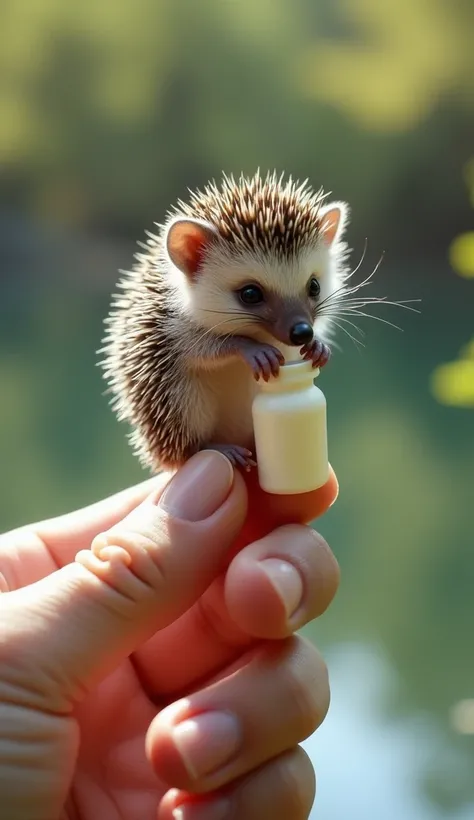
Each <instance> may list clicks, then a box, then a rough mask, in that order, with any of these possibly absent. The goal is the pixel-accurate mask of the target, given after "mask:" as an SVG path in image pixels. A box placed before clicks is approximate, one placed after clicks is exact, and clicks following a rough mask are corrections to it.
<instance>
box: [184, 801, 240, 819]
mask: <svg viewBox="0 0 474 820" xmlns="http://www.w3.org/2000/svg"><path fill="white" fill-rule="evenodd" d="M229 811H230V800H227V799H226V798H225V797H219V798H218V799H217V800H206V801H205V802H203V803H182V804H181V806H178V807H177V808H176V809H174V810H173V820H227V818H228V817H229Z"/></svg>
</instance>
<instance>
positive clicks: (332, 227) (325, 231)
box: [319, 202, 349, 246]
mask: <svg viewBox="0 0 474 820" xmlns="http://www.w3.org/2000/svg"><path fill="white" fill-rule="evenodd" d="M319 219H320V224H321V232H322V237H323V241H324V242H325V244H326V245H329V246H331V245H333V244H334V243H335V242H337V241H339V239H341V236H342V234H343V233H344V230H345V228H346V225H347V222H348V219H349V206H348V205H347V204H346V203H345V202H329V203H328V204H327V205H325V206H324V207H322V208H321V210H320V213H319Z"/></svg>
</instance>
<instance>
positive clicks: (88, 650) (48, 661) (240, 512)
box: [0, 451, 247, 711]
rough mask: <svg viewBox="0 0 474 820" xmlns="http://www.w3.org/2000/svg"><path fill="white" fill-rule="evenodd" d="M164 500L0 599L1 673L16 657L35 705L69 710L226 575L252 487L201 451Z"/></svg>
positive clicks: (179, 474) (151, 500) (212, 454)
mask: <svg viewBox="0 0 474 820" xmlns="http://www.w3.org/2000/svg"><path fill="white" fill-rule="evenodd" d="M159 495H160V497H158V498H156V496H155V497H154V496H153V495H152V496H150V497H149V498H148V499H146V501H145V502H143V503H142V504H140V506H139V507H137V508H136V509H135V510H134V511H133V512H132V513H130V514H129V515H128V516H127V517H126V518H125V519H123V521H121V522H120V523H118V524H115V526H114V527H113V528H112V529H111V530H109V531H107V532H105V533H102V534H100V535H98V536H97V537H96V538H95V539H94V541H93V542H92V545H91V549H90V550H83V551H81V552H80V553H78V555H77V556H76V559H75V561H74V562H73V563H71V564H68V565H67V566H65V567H63V568H62V569H60V570H58V571H57V572H54V573H53V574H51V575H49V576H47V577H46V578H43V579H42V580H41V581H38V582H37V583H35V584H32V585H31V586H29V587H25V588H23V589H20V590H17V591H15V592H11V593H6V594H5V595H2V596H0V619H1V620H2V621H3V623H4V624H6V625H7V630H6V634H4V635H3V649H4V651H3V652H2V651H0V676H2V677H3V674H4V668H5V662H4V660H5V659H6V660H7V663H6V666H7V668H8V667H9V666H10V664H9V663H8V659H9V658H10V660H11V658H12V657H15V659H16V660H15V667H16V674H17V676H18V672H19V671H20V673H21V670H23V674H26V675H27V679H29V681H31V680H34V681H35V687H34V693H32V687H31V684H30V685H29V687H28V690H29V693H28V694H29V697H30V699H31V697H33V698H34V697H39V698H40V701H41V702H38V704H37V705H38V707H40V708H44V707H45V705H46V707H47V708H48V709H52V710H54V711H57V710H60V711H61V710H63V709H67V708H68V707H70V704H71V703H72V702H73V701H74V700H76V699H77V698H79V697H81V696H82V695H83V694H84V691H86V692H87V691H88V690H90V688H91V687H93V686H94V685H95V684H97V683H98V682H99V681H100V680H101V679H103V677H105V675H107V674H109V673H110V672H111V671H112V670H113V669H114V668H116V666H117V665H118V664H119V663H120V662H121V661H122V660H124V659H125V658H127V656H128V655H130V653H131V652H133V651H134V649H136V648H137V647H138V646H139V645H140V644H141V643H142V642H143V641H145V640H147V639H148V638H150V637H151V636H152V635H153V634H154V633H155V632H156V631H157V630H158V629H162V628H163V627H165V626H167V625H168V624H169V623H170V622H171V621H173V620H175V619H176V618H177V617H179V616H180V615H181V614H182V613H184V612H185V611H186V610H187V609H189V607H190V606H191V605H192V604H193V603H194V602H195V601H196V600H197V599H198V598H199V597H200V596H201V595H202V593H203V592H204V591H205V589H206V588H207V587H208V586H209V584H210V583H211V582H212V581H213V579H214V578H215V577H216V575H217V574H218V573H219V572H220V571H221V569H222V567H223V565H224V563H225V559H226V552H227V551H228V550H229V547H230V545H231V544H232V542H233V540H234V539H235V538H236V536H237V534H238V532H239V530H240V528H241V527H242V525H243V522H244V520H245V515H246V509H247V495H246V490H245V484H244V482H243V480H242V478H241V476H240V475H238V474H237V473H234V471H233V469H232V466H231V465H230V463H229V461H228V460H227V458H225V457H224V456H222V455H221V454H219V453H217V452H210V451H207V452H202V453H199V454H198V455H196V456H194V457H193V458H192V459H190V461H188V462H187V463H186V464H185V465H184V467H183V468H182V469H181V470H179V471H178V472H177V473H176V475H175V476H174V477H173V478H172V479H171V481H170V483H169V484H168V485H167V487H166V489H165V491H164V493H163V491H160V494H159ZM5 609H6V611H5ZM1 610H3V612H2V611H1ZM5 641H6V642H5ZM8 646H10V650H9V649H8ZM13 648H14V652H13ZM20 676H21V674H20ZM21 677H22V676H21ZM18 682H19V681H18V680H17V684H18ZM45 699H46V703H45ZM31 705H33V704H31Z"/></svg>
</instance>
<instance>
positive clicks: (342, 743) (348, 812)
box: [302, 644, 474, 820]
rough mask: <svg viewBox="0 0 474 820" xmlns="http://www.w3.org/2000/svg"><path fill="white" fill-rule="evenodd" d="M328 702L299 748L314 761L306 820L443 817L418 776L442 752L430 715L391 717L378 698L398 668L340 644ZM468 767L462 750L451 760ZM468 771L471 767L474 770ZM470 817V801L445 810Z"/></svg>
mask: <svg viewBox="0 0 474 820" xmlns="http://www.w3.org/2000/svg"><path fill="white" fill-rule="evenodd" d="M328 663H329V669H330V676H331V687H332V704H331V707H330V711H329V715H328V718H327V720H326V721H325V723H323V725H322V727H321V728H320V729H319V730H318V732H316V733H315V734H314V735H312V736H311V737H310V738H309V739H308V740H307V741H306V742H305V743H303V744H302V745H303V748H305V749H306V751H307V753H308V754H309V756H310V757H311V760H312V761H313V762H314V765H315V769H316V776H317V796H316V800H315V803H314V806H313V811H312V813H311V820H347V818H349V817H350V818H351V820H382V819H383V820H442V818H443V817H446V815H443V814H442V813H441V812H438V811H437V810H436V809H435V808H434V806H433V805H432V803H430V802H429V801H428V800H427V799H426V798H425V797H423V795H422V794H421V793H420V790H419V780H420V779H422V778H423V777H424V775H425V773H426V770H427V768H429V767H430V766H432V765H433V762H436V760H437V758H439V757H440V756H441V755H442V753H443V748H444V743H443V739H442V737H440V736H439V733H438V732H437V731H436V727H435V726H434V725H433V722H432V721H431V720H430V718H429V716H428V715H419V716H413V717H411V718H410V719H409V720H404V721H400V722H397V721H388V720H387V718H386V716H385V715H384V712H383V703H384V699H385V698H386V696H387V694H388V692H389V691H390V689H392V688H393V683H394V679H395V678H396V672H395V670H394V669H393V668H390V665H389V664H388V663H387V662H386V660H385V659H384V658H383V656H382V655H381V653H380V651H378V650H377V651H376V650H375V649H374V648H373V647H370V646H363V645H357V644H353V645H349V646H347V645H346V646H339V647H337V648H334V649H333V650H332V651H330V652H329V654H328ZM451 764H452V765H451V772H450V776H451V777H452V778H454V779H456V769H457V768H459V767H461V768H462V767H464V769H467V771H469V766H470V763H469V761H468V760H466V758H464V759H463V757H462V756H461V755H459V756H456V759H455V760H452V761H451ZM471 774H472V769H471ZM449 817H450V820H473V818H474V802H472V803H470V804H469V805H466V806H464V807H463V808H462V809H459V810H455V809H453V810H452V811H450V812H449Z"/></svg>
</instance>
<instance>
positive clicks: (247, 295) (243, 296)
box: [238, 285, 264, 305]
mask: <svg viewBox="0 0 474 820" xmlns="http://www.w3.org/2000/svg"><path fill="white" fill-rule="evenodd" d="M238 293H239V297H240V301H241V302H243V303H244V305H259V304H261V302H263V301H264V298H263V291H262V290H261V288H258V287H257V285H246V286H245V287H244V288H242V289H241V290H239V292H238Z"/></svg>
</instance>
